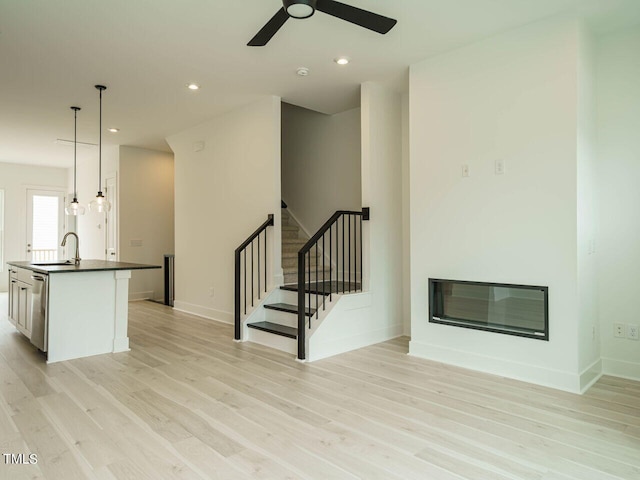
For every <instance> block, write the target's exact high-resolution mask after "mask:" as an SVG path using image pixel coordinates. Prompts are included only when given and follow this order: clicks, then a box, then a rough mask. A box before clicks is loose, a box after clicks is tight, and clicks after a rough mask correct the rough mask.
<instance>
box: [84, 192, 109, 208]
mask: <svg viewBox="0 0 640 480" xmlns="http://www.w3.org/2000/svg"><path fill="white" fill-rule="evenodd" d="M89 210H91V211H92V212H97V213H105V212H108V211H109V210H111V202H110V201H109V200H107V199H106V198H105V196H104V195H103V194H102V192H98V195H96V198H94V199H93V200H91V203H89Z"/></svg>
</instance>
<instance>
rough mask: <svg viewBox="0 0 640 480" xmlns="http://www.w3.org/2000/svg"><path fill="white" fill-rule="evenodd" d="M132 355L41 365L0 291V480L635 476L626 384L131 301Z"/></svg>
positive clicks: (636, 416) (639, 438)
mask: <svg viewBox="0 0 640 480" xmlns="http://www.w3.org/2000/svg"><path fill="white" fill-rule="evenodd" d="M129 308H130V310H129V312H130V313H129V318H130V324H129V335H130V338H131V352H127V353H119V354H114V355H100V356H96V357H91V358H87V359H80V360H74V361H69V362H63V363H59V364H54V365H46V364H45V363H44V361H43V358H42V355H41V354H39V353H38V352H37V351H36V350H35V349H34V348H33V347H32V346H31V345H30V343H29V342H28V341H27V340H26V339H25V338H24V337H22V336H21V335H20V334H19V333H17V332H16V331H15V329H14V328H13V326H12V325H11V324H10V323H9V322H8V320H7V318H6V294H0V453H2V454H5V453H8V454H24V455H25V459H28V454H31V453H36V454H37V456H38V462H37V464H25V465H22V464H21V465H16V464H11V462H8V463H7V462H6V461H5V456H4V455H3V456H2V457H0V479H2V480H5V479H6V480H22V479H41V478H43V479H51V480H68V479H85V478H88V479H96V480H114V479H117V480H121V479H122V480H125V479H135V480H138V479H150V480H156V479H184V480H187V479H224V480H227V479H253V478H255V479H281V478H284V479H314V480H315V479H356V478H362V479H427V480H431V479H433V480H448V479H458V480H459V479H470V480H482V479H490V480H503V479H526V480H570V479H573V480H612V479H629V480H631V479H640V383H638V382H632V381H627V380H621V379H617V378H611V377H604V378H602V379H601V380H600V381H599V382H598V383H597V384H596V385H595V386H594V387H593V388H591V389H590V390H589V392H587V394H585V395H583V396H578V395H572V394H568V393H564V392H559V391H555V390H551V389H548V388H543V387H539V386H535V385H530V384H526V383H522V382H517V381H513V380H507V379H503V378H499V377H494V376H490V375H485V374H480V373H476V372H472V371H468V370H463V369H459V368H454V367H450V366H446V365H442V364H437V363H433V362H428V361H425V360H421V359H416V358H412V357H409V356H407V355H406V353H407V351H408V339H407V338H399V339H396V340H392V341H389V342H385V343H382V344H379V345H375V346H372V347H368V348H364V349H361V350H358V351H355V352H351V353H348V354H344V355H340V356H337V357H334V358H330V359H326V360H322V361H318V362H314V363H311V364H304V363H298V362H296V361H295V360H294V359H293V357H291V356H289V355H287V354H284V353H281V352H278V351H275V350H270V349H268V348H266V347H262V346H260V345H254V344H250V343H240V344H237V343H234V342H233V341H232V340H231V339H232V337H233V331H232V326H230V325H223V324H218V323H215V322H210V321H207V320H204V319H201V318H198V317H195V316H191V315H186V314H181V313H179V312H174V311H173V310H172V309H170V308H167V307H164V306H163V305H159V304H155V303H151V302H135V303H131V304H130V307H129Z"/></svg>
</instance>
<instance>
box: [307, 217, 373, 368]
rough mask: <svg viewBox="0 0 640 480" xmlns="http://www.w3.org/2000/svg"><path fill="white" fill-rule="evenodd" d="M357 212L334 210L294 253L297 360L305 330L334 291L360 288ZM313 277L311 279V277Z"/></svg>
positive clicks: (359, 242) (359, 234) (358, 219)
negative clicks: (296, 296) (296, 259)
mask: <svg viewBox="0 0 640 480" xmlns="http://www.w3.org/2000/svg"><path fill="white" fill-rule="evenodd" d="M363 220H369V208H363V209H362V211H361V212H357V211H348V210H338V211H337V212H336V213H334V214H333V215H331V218H329V220H327V221H326V222H325V224H324V225H323V226H322V227H321V228H320V230H318V232H317V233H316V234H315V235H314V236H313V237H311V238H310V239H309V241H308V242H307V243H306V244H305V245H304V247H302V248H301V249H300V251H299V252H298V359H300V360H304V359H305V358H306V332H307V328H311V322H312V320H313V318H314V316H315V318H316V319H317V318H319V316H320V310H326V302H327V297H328V299H329V302H331V300H332V299H333V294H334V293H347V292H357V291H362V222H363ZM312 260H313V261H312ZM312 277H313V278H312Z"/></svg>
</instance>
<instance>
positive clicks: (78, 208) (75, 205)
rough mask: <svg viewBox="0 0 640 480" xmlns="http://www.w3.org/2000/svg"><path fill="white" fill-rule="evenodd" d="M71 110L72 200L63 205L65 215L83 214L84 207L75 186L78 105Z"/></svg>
mask: <svg viewBox="0 0 640 480" xmlns="http://www.w3.org/2000/svg"><path fill="white" fill-rule="evenodd" d="M71 110H73V200H72V201H71V202H70V203H69V204H68V205H67V206H66V207H65V209H64V211H65V213H66V214H67V215H74V216H77V215H84V207H83V206H82V205H80V202H78V188H77V186H76V165H77V161H76V158H77V155H76V154H77V151H76V149H77V147H78V110H80V107H71Z"/></svg>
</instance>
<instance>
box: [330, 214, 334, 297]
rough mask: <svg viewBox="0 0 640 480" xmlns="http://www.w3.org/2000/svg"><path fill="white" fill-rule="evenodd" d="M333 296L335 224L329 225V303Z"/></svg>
mask: <svg viewBox="0 0 640 480" xmlns="http://www.w3.org/2000/svg"><path fill="white" fill-rule="evenodd" d="M332 296H333V223H332V224H331V225H329V302H331V298H332Z"/></svg>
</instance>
